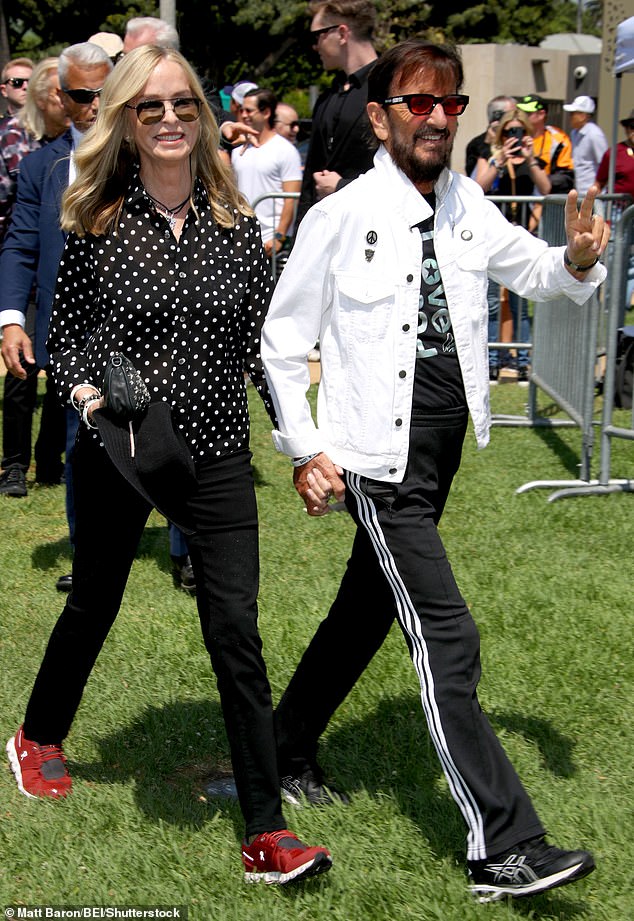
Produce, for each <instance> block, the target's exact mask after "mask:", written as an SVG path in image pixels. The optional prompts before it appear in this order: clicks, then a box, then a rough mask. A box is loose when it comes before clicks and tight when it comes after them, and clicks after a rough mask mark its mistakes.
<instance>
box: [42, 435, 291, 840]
mask: <svg viewBox="0 0 634 921" xmlns="http://www.w3.org/2000/svg"><path fill="white" fill-rule="evenodd" d="M197 479H198V486H197V489H196V491H195V493H194V495H193V496H192V497H191V498H190V499H189V500H188V505H189V508H190V510H191V514H192V516H193V521H194V525H195V528H196V533H195V534H193V535H191V536H188V544H189V548H190V556H191V560H192V565H193V567H194V573H195V576H196V587H197V592H196V598H197V603H198V613H199V617H200V623H201V628H202V632H203V638H204V642H205V646H206V648H207V651H208V653H209V656H210V659H211V663H212V666H213V668H214V671H215V673H216V678H217V683H218V690H219V693H220V701H221V705H222V710H223V714H224V718H225V726H226V730H227V735H228V738H229V744H230V748H231V756H232V762H233V769H234V773H235V780H236V786H237V789H238V797H239V800H240V806H241V808H242V812H243V815H244V818H245V822H246V834H247V835H254V834H258V833H260V832H263V831H275V830H278V829H281V828H284V827H285V823H284V819H283V817H282V812H281V800H280V790H279V775H278V770H277V758H276V751H275V739H274V730H273V713H272V706H271V691H270V687H269V682H268V678H267V674H266V667H265V664H264V660H263V658H262V643H261V640H260V635H259V632H258V627H257V618H258V610H257V594H258V584H259V554H258V521H257V507H256V501H255V490H254V485H253V474H252V469H251V455H250V452H249V451H247V450H244V451H241V452H237V453H235V454H232V455H230V456H228V457H224V458H221V459H219V460H214V461H210V462H203V463H200V464H198V465H197ZM73 483H74V490H75V508H76V532H75V535H76V536H75V541H76V546H75V556H74V561H73V590H72V592H71V594H70V596H69V598H68V601H67V604H66V606H65V608H64V610H63V612H62V614H61V616H60V618H59V620H58V621H57V624H56V626H55V628H54V629H53V633H52V635H51V638H50V640H49V643H48V647H47V650H46V653H45V656H44V660H43V662H42V665H41V667H40V671H39V674H38V676H37V679H36V681H35V685H34V688H33V692H32V694H31V699H30V701H29V704H28V707H27V712H26V718H25V722H24V734H25V736H26V738H27V739H32V740H34V741H36V742H39V743H40V744H47V743H49V744H50V743H55V744H59V743H61V742H62V740H63V739H64V738H65V737H66V735H67V733H68V731H69V729H70V726H71V723H72V721H73V718H74V716H75V713H76V711H77V708H78V707H79V704H80V701H81V697H82V694H83V690H84V687H85V685H86V682H87V680H88V677H89V675H90V672H91V670H92V667H93V665H94V663H95V660H96V659H97V656H98V654H99V652H100V650H101V647H102V646H103V643H104V642H105V639H106V637H107V635H108V632H109V630H110V627H111V626H112V624H113V623H114V620H115V618H116V616H117V613H118V611H119V607H120V605H121V599H122V597H123V592H124V589H125V586H126V582H127V579H128V575H129V572H130V568H131V566H132V562H133V560H134V556H135V553H136V549H137V546H138V543H139V540H140V538H141V534H142V532H143V528H144V527H145V523H146V521H147V518H148V515H149V513H150V511H151V506H150V505H149V504H148V503H147V502H146V501H145V500H144V499H143V498H142V497H141V496H140V495H138V493H137V492H136V491H135V490H134V489H133V488H132V487H131V486H130V485H129V484H128V483H127V481H126V480H125V479H124V478H123V477H122V476H121V475H120V474H119V472H118V471H117V470H116V468H115V467H114V466H113V464H112V463H111V462H110V460H109V458H108V457H107V455H106V452H105V451H104V450H103V448H100V447H99V445H98V444H97V443H96V441H95V440H94V439H93V438H92V437H91V436H90V434H89V433H88V432H86V431H85V430H84V429H82V430H81V431H80V434H79V438H78V441H77V444H76V447H75V450H74V452H73ZM157 590H158V589H157Z"/></svg>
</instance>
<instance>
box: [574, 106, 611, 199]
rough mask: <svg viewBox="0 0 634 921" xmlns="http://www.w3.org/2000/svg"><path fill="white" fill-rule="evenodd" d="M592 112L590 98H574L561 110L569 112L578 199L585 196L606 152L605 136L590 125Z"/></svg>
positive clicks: (596, 127)
mask: <svg viewBox="0 0 634 921" xmlns="http://www.w3.org/2000/svg"><path fill="white" fill-rule="evenodd" d="M595 108H596V106H595V104H594V100H593V99H591V98H590V96H577V98H576V99H573V100H572V102H570V103H568V105H565V106H564V109H565V111H566V112H570V127H571V129H572V130H571V132H570V139H571V141H572V157H573V160H574V164H575V188H576V189H577V192H578V193H579V195H580V196H585V194H586V192H587V191H588V189H589V188H590V186H591V185H592V183H593V182H594V177H595V176H596V174H597V169H598V167H599V163H600V162H601V160H602V158H603V154H604V153H605V152H606V150H607V149H608V142H607V139H606V136H605V134H604V133H603V131H601V129H600V128H599V126H598V125H597V124H596V122H593V121H592V115H593V114H594V110H595Z"/></svg>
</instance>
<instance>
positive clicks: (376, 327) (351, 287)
mask: <svg viewBox="0 0 634 921" xmlns="http://www.w3.org/2000/svg"><path fill="white" fill-rule="evenodd" d="M334 284H335V304H336V310H337V322H338V323H339V325H340V326H341V330H342V331H343V332H346V333H348V334H350V335H351V336H352V337H353V339H352V340H351V341H356V342H369V341H380V340H382V339H383V338H384V336H385V335H386V334H387V331H388V327H389V323H390V317H391V314H392V310H393V307H394V299H395V289H396V285H395V284H393V283H390V282H389V281H388V280H386V279H383V278H376V277H367V276H361V275H353V274H347V273H340V274H337V275H335V278H334Z"/></svg>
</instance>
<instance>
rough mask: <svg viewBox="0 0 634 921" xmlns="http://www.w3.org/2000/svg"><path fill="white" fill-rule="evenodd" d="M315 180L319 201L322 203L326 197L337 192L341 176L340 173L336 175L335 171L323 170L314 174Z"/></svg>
mask: <svg viewBox="0 0 634 921" xmlns="http://www.w3.org/2000/svg"><path fill="white" fill-rule="evenodd" d="M313 179H314V180H315V191H316V193H317V200H318V201H321V199H322V198H325V197H326V195H332V193H333V192H336V191H337V183H338V182H339V180H340V179H341V176H340V175H339V173H335V171H334V170H329V169H323V170H320V171H319V172H318V173H313Z"/></svg>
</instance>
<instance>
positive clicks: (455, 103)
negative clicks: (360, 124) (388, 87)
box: [383, 93, 469, 115]
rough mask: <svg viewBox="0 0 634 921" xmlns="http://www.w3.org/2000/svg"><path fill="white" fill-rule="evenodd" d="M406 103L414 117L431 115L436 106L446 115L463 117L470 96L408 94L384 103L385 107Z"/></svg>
mask: <svg viewBox="0 0 634 921" xmlns="http://www.w3.org/2000/svg"><path fill="white" fill-rule="evenodd" d="M400 103H405V105H406V106H407V108H408V109H409V110H410V112H411V113H412V115H431V113H432V112H433V111H434V109H435V108H436V106H442V107H443V109H444V111H445V115H462V113H463V112H464V110H465V109H466V108H467V105H468V104H469V97H468V96H458V95H451V96H432V95H431V94H430V93H407V94H406V95H405V96H391V97H390V98H389V99H385V100H384V101H383V105H384V106H397V105H400Z"/></svg>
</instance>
